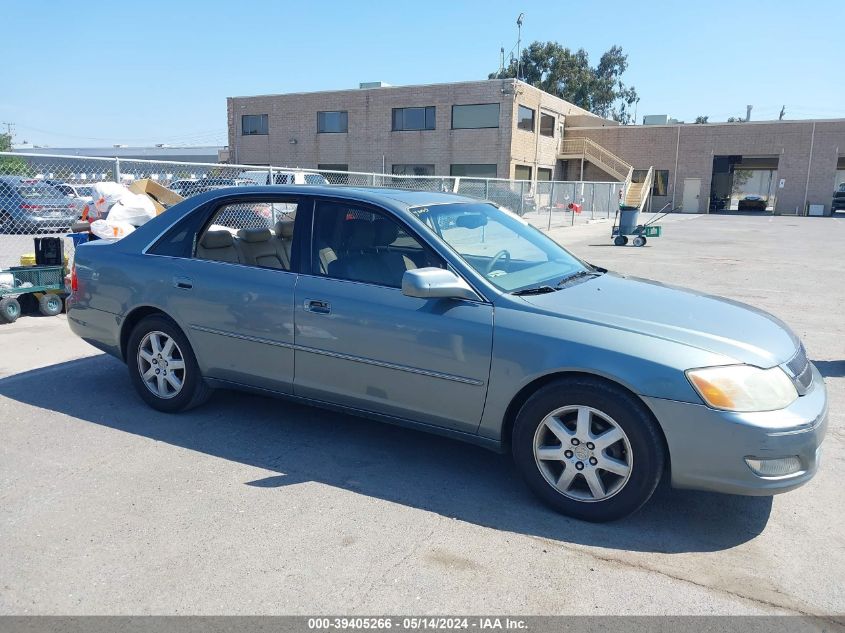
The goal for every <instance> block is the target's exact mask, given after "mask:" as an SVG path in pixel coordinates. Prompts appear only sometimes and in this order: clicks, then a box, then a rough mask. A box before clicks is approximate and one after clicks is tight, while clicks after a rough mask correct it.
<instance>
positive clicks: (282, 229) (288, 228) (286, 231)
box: [274, 220, 294, 238]
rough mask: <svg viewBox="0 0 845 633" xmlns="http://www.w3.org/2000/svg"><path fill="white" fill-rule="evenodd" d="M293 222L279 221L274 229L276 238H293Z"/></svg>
mask: <svg viewBox="0 0 845 633" xmlns="http://www.w3.org/2000/svg"><path fill="white" fill-rule="evenodd" d="M293 225H294V221H293V220H279V221H278V222H276V226H275V227H274V228H275V230H276V237H284V238H289V237H293Z"/></svg>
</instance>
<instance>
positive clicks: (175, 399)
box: [126, 315, 211, 413]
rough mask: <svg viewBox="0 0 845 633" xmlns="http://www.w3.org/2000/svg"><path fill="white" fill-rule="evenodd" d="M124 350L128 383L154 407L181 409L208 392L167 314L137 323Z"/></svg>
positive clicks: (193, 358) (171, 410)
mask: <svg viewBox="0 0 845 633" xmlns="http://www.w3.org/2000/svg"><path fill="white" fill-rule="evenodd" d="M127 350H128V351H127V359H126V361H127V365H128V366H129V375H130V377H131V379H132V384H133V385H134V386H135V389H136V391H137V392H138V394H139V395H140V396H141V398H142V399H143V400H144V401H145V402H146V403H147V404H148V405H150V406H151V407H153V408H154V409H158V410H159V411H164V412H167V413H175V412H177V411H185V410H187V409H191V408H193V407H196V406H199V405H200V404H202V403H203V402H205V401H206V400H207V399H208V397H209V396H210V395H211V389H210V388H209V387H208V385H206V383H205V381H204V380H203V378H202V376H201V375H200V371H199V365H198V364H197V360H196V356H194V352H193V350H192V349H191V345H190V343H188V339H187V338H186V337H185V335H184V334H183V333H182V331H181V330H180V329H179V327H178V326H177V325H176V324H175V323H174V322H173V321H171V320H170V319H168V318H167V317H165V316H162V315H153V316H149V317H146V318H145V319H143V320H142V321H141V322H140V323H138V325H137V326H135V329H134V330H132V334H131V335H130V337H129V345H128V348H127Z"/></svg>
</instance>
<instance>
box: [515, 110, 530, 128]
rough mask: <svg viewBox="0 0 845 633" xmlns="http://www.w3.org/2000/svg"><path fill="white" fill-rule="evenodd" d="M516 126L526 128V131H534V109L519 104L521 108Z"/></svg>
mask: <svg viewBox="0 0 845 633" xmlns="http://www.w3.org/2000/svg"><path fill="white" fill-rule="evenodd" d="M516 127H518V128H519V129H520V130H525V131H526V132H533V131H534V110H532V109H531V108H526V107H525V106H523V105H521V106H519V110H518V111H517V118H516Z"/></svg>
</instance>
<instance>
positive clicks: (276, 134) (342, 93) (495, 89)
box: [227, 80, 600, 178]
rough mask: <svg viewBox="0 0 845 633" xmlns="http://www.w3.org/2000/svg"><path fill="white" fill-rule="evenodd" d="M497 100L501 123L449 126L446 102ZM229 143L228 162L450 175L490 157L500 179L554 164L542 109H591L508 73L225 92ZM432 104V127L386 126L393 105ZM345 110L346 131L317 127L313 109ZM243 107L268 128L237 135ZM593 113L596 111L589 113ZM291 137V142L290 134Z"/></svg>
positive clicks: (579, 111)
mask: <svg viewBox="0 0 845 633" xmlns="http://www.w3.org/2000/svg"><path fill="white" fill-rule="evenodd" d="M479 103H499V104H500V109H499V127H498V128H492V129H479V130H453V129H451V128H452V106H453V105H462V104H479ZM515 103H523V104H525V105H527V106H528V107H531V108H533V109H534V110H535V111H536V112H537V114H536V122H535V123H536V124H535V132H534V133H533V134H532V133H529V132H524V131H522V130H516V129H515V128H516V108H515V106H514V104H515ZM227 105H228V108H227V109H228V117H229V121H228V123H229V147H230V148H232V151H231V155H232V161H233V162H239V163H246V164H267V163H273V164H274V165H280V166H281V165H284V166H300V167H311V168H313V167H316V166H317V165H318V164H325V163H342V164H347V165H349V168H350V170H353V171H378V172H380V171H381V169H382V157H384V164H385V168H386V170H387V171H388V172H390V171H391V167H392V165H394V164H407V163H421V164H433V165H434V166H435V172H436V174H438V175H448V174H449V173H450V166H451V165H452V164H459V163H482V164H495V165H496V166H497V175H498V176H499V177H500V178H509V177H512V175H513V169H514V165H516V164H527V165H530V166H531V167H532V169H533V172H534V173H535V174H536V168H537V166H541V167H549V168H554V167H555V164H556V158H557V140H558V138H559V132H558V131H557V130H556V131H555V138H553V139H550V138H546V137H543V136H541V135H540V134H539V124H540V118H539V113H540V111H548V112H550V113H553V114H555V116H556V118H559V117H560V115H561V114H569V113H572V114H574V115H578V116H581V117H583V116H588V117H591V116H592V115H589V113H587V112H585V111H584V110H582V109H580V108H577V107H576V106H574V105H572V104H570V103H567V102H566V101H563V100H561V99H557V98H556V97H553V96H551V95H548V94H546V93H543V92H542V91H540V90H537V89H536V88H532V87H531V86H528V85H527V84H524V83H519V84H517V85H516V89H515V86H514V81H513V80H489V81H474V82H464V83H453V84H437V85H428V86H399V87H388V88H372V89H364V90H338V91H331V92H318V93H300V94H287V95H265V96H255V97H231V98H229V100H228V104H227ZM425 106H434V107H436V108H437V112H436V129H435V130H423V131H401V132H400V131H396V132H394V131H392V129H391V128H392V110H393V108H401V107H425ZM327 110H346V111H347V112H348V113H349V131H348V132H347V133H345V134H318V133H317V112H319V111H327ZM244 114H267V115H268V117H269V119H268V120H269V134H268V135H266V136H241V134H240V121H241V116H242V115H244ZM593 118H594V119H596V120H600V119H597V118H595V117H593ZM294 139H295V140H296V143H292V142H291V141H292V140H294Z"/></svg>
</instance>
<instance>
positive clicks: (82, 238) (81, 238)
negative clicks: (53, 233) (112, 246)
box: [67, 233, 91, 248]
mask: <svg viewBox="0 0 845 633" xmlns="http://www.w3.org/2000/svg"><path fill="white" fill-rule="evenodd" d="M67 236H68V237H69V238H70V240H71V241H72V242H73V247H74V248H76V247H77V246H79V245H80V244H85V243H86V242H87V241H88V238H90V237H91V234H90V233H68V234H67Z"/></svg>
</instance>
